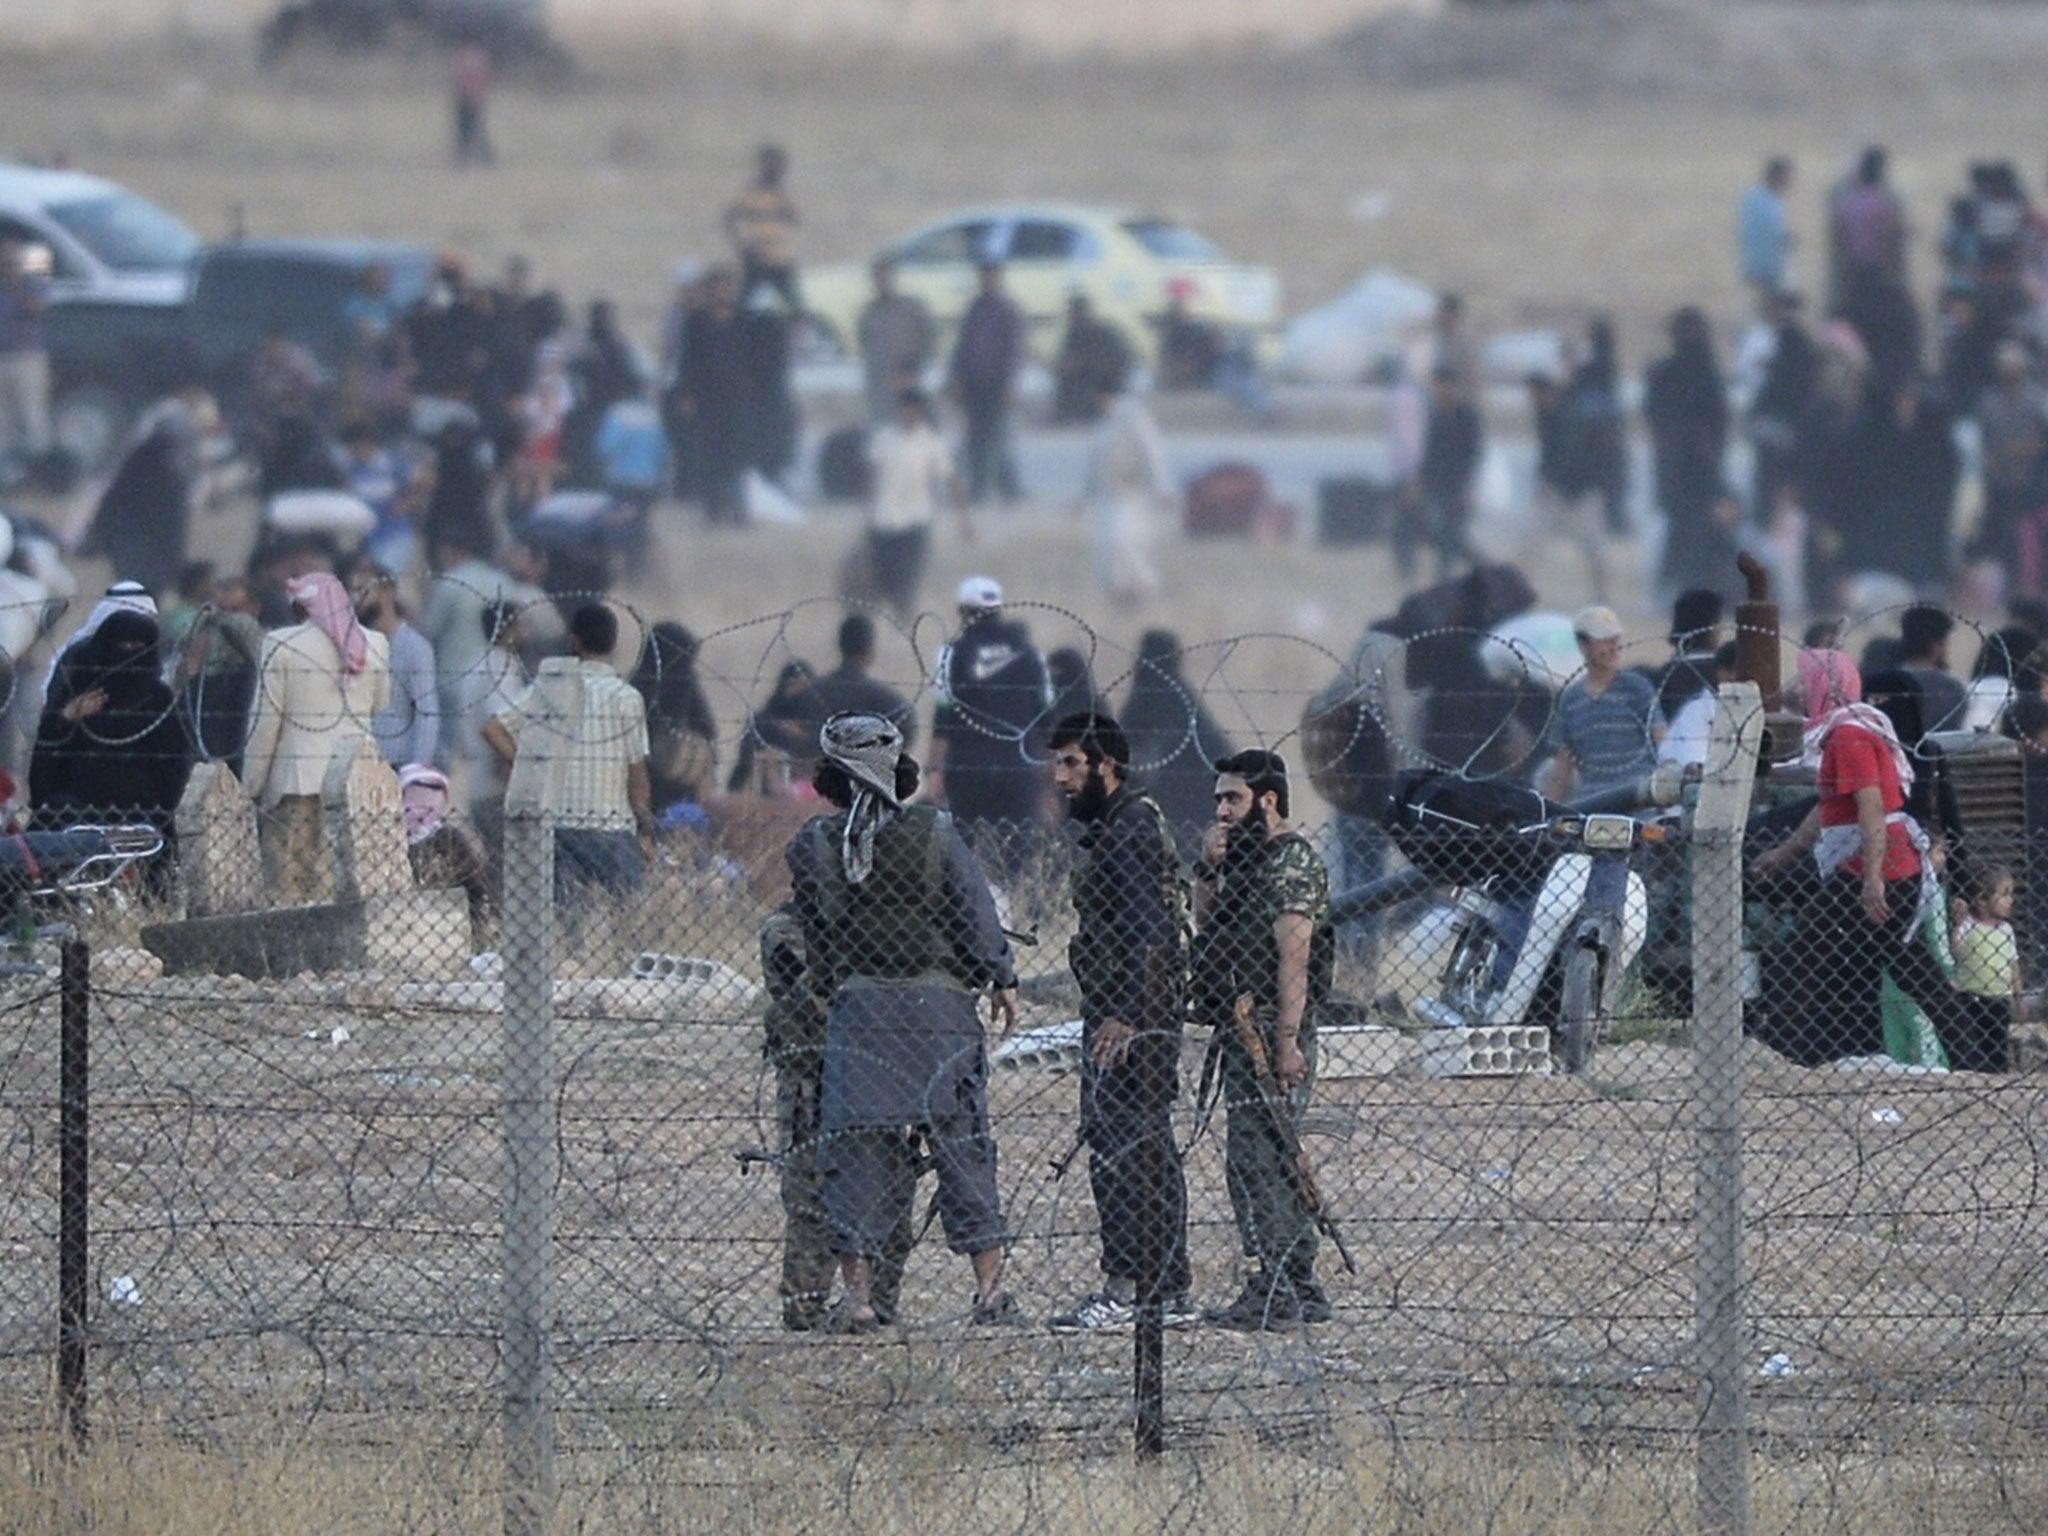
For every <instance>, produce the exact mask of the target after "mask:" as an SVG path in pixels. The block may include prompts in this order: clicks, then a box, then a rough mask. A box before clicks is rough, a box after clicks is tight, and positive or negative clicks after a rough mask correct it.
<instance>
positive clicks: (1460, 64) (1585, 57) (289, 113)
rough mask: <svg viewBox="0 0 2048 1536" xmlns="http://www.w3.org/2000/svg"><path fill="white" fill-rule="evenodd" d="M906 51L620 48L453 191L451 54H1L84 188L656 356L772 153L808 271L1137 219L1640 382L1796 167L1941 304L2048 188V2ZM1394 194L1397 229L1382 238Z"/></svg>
mask: <svg viewBox="0 0 2048 1536" xmlns="http://www.w3.org/2000/svg"><path fill="white" fill-rule="evenodd" d="M1071 9H1072V8H1071V7H1061V8H1060V11H1061V13H1062V14H1064V13H1065V12H1067V11H1070V10H1071ZM1094 9H1099V10H1104V11H1112V12H1113V11H1115V10H1116V9H1118V8H1117V7H1113V6H1112V7H1097V8H1094ZM1342 9H1343V8H1341V7H1335V6H1331V7H1326V8H1324V9H1322V10H1319V11H1314V12H1310V13H1309V14H1311V15H1327V14H1336V13H1338V12H1340V11H1341V10H1342ZM1359 9H1369V7H1360V8H1359ZM790 14H800V11H798V10H797V9H795V8H792V10H791V12H790ZM10 35H15V36H19V35H20V34H18V33H11V30H10V29H9V28H8V27H6V26H5V25H4V24H0V48H5V47H7V39H8V38H9V37H10ZM893 41H895V38H894V37H893V35H881V36H875V37H873V38H870V39H858V40H853V41H848V42H843V43H834V44H829V45H828V44H822V43H813V44H809V45H802V44H791V43H780V42H774V41H769V40H765V39H763V38H761V37H759V36H758V35H756V34H751V33H747V32H744V31H739V30H736V29H733V28H730V27H710V28H707V29H704V30H699V31H694V32H691V33H688V34H685V35H681V36H679V35H677V34H676V33H674V32H668V31H661V30H650V31H649V32H648V33H647V35H646V36H645V37H644V38H643V39H641V40H639V41H637V42H636V43H634V44H631V45H629V44H626V43H624V42H622V41H620V40H619V39H618V38H617V37H616V36H613V37H611V38H609V39H607V38H603V37H599V38H594V39H593V40H592V41H590V42H589V43H587V44H585V45H584V46H583V47H582V48H581V50H580V52H579V54H578V68H577V70H576V71H575V73H574V75H573V76H572V78H570V79H569V80H568V81H567V82H565V83H563V84H560V85H557V86H540V85H536V84H531V83H525V82H521V81H519V80H516V79H515V80H512V81H509V82H507V83H506V84H505V86H504V88H503V89H502V90H501V92H500V93H499V95H498V98H497V99H496V101H495V102H494V105H493V131H494V134H495V136H496V137H497V139H498V141H499V144H500V147H501V150H502V152H503V154H502V163H501V165H500V166H499V167H498V168H496V169H495V170H492V171H490V172H488V173H476V172H470V173H459V172H457V171H456V170H455V169H454V168H453V167H452V166H451V165H450V164H449V161H448V154H447V142H446V140H447V124H446V121H445V118H446V112H445V103H444V101H443V99H442V93H443V82H442V76H441V71H440V67H439V64H438V62H437V61H436V60H434V59H432V58H427V57H414V58H403V59H394V58H389V57H380V58H341V59H337V58H334V57H331V56H318V55H311V54H309V55H306V56H304V57H301V58H298V59H296V60H294V61H291V62H290V63H289V64H288V65H287V66H286V67H285V68H283V69H281V70H279V71H278V72H276V73H274V74H268V75H266V74H262V73H259V72H258V71H257V70H256V67H255V65H254V62H253V58H252V50H251V49H250V48H249V47H248V46H247V45H246V40H245V39H238V38H235V37H233V36H232V35H228V34H223V33H221V32H219V31H214V30H204V31H192V32H188V33H185V34H182V35H180V36H178V37H164V36H157V37H148V36H142V35H137V34H134V33H116V34H115V35H114V40H113V41H111V42H107V43H104V44H101V45H86V44H80V43H72V44H67V45H62V46H59V45H55V44H47V45H42V46H35V45H32V44H30V43H28V42H25V41H20V42H17V43H15V45H14V46H13V47H12V48H11V50H9V51H7V52H4V53H0V87H4V100H5V102H6V107H5V110H4V115H0V149H4V150H5V151H6V152H7V153H10V154H15V155H28V156H46V155H52V154H59V153H61V154H64V155H67V156H68V157H69V158H71V159H72V160H73V161H74V162H76V163H77V164H79V165H81V166H85V167H89V168H91V169H94V170H98V171H103V172H105V173H106V174H109V175H112V176H115V177H118V178H120V179H122V180H124V181H127V182H130V183H132V184H134V185H135V186H136V187H138V188H139V189H141V190H142V191H144V192H147V193H149V194H150V195H151V196H154V197H157V198H159V199H161V200H162V201H164V202H165V203H166V204H167V205H169V206H170V207H172V208H173V209H176V210H177V211H178V212H180V213H181V214H183V215H184V216H185V217H186V218H187V219H188V221H190V222H191V223H192V224H194V225H195V226H196V227H198V228H199V229H200V230H201V231H202V232H203V233H207V234H210V235H221V234H224V233H225V232H226V231H227V229H228V228H229V227H230V225H231V223H232V222H233V220H234V218H235V217H236V211H237V210H239V218H240V221H241V222H242V224H243V225H244V226H245V227H246V228H247V229H248V230H249V231H250V232H251V233H254V234H291V233H319V234H355V233H361V234H376V235H387V236H402V237H407V238H414V239H421V240H426V241H429V242H434V243H450V244H454V245H459V246H462V247H465V248H467V249H469V250H471V251H472V252H473V253H474V255H475V256H476V258H477V259H478V260H479V261H480V262H481V263H482V264H483V266H484V267H485V268H486V269H488V270H495V268H496V266H497V265H498V263H499V262H501V261H502V260H503V259H504V257H506V256H507V255H509V254H510V253H512V252H514V251H524V252H527V253H530V254H531V255H532V256H533V257H534V258H535V260H536V262H537V264H538V269H539V271H540V273H541V274H542V276H543V277H544V278H545V279H547V280H549V281H551V282H554V283H558V284H560V285H561V286H562V287H563V288H564V289H565V291H567V292H568V293H570V294H573V295H577V296H582V297H587V296H593V295H596V294H600V293H605V294H611V295H613V296H615V297H616V298H617V299H618V300H619V301H620V302H621V303H622V304H623V305H624V306H625V307H626V310H627V312H628V313H629V314H631V315H632V316H634V317H635V318H636V319H637V321H638V322H639V323H641V324H642V325H647V324H649V323H651V321H652V319H653V317H654V316H655V314H656V313H657V312H658V309H659V306H660V304H661V303H662V302H663V300H664V297H665V290H664V280H665V274H666V273H667V272H668V270H669V268H670V266H671V265H672V263H673V262H674V261H675V259H676V258H678V257H680V256H684V255H697V256H707V255H711V254H714V253H716V252H717V251H719V250H720V249H721V248H722V245H723V240H722V237H721V235H720V234H719V228H718V218H719V214H720V211H721V210H722V208H723V207H724V204H725V202H726V200H727V199H728V198H729V197H730V196H731V194H732V192H733V190H734V187H735V185H736V184H737V182H738V181H739V179H740V178H741V176H742V175H743V173H744V170H745V167H746V159H747V155H748V153H749V151H750V150H751V148H752V146H753V145H754V144H756V143H757V142H759V141H760V140H761V139H763V138H777V139H780V140H782V141H784V142H785V143H787V144H788V145H789V147H790V148H791V150H792V152H793V154H794V157H795V171H794V178H793V190H794V192H795V195H796V197H797V198H798V200H799V203H800V205H801V207H802V211H803V215H804V228H803V233H802V239H801V243H800V252H799V254H800V256H801V258H802V259H803V260H805V261H808V262H825V261H837V260H845V259H856V258H860V257H863V256H865V255H866V254H867V253H868V252H869V251H870V250H872V249H873V247H874V246H875V245H876V244H877V243H878V242H880V241H881V240H882V239H883V238H885V237H887V236H889V235H890V234H892V233H894V232H896V231H899V230H901V229H902V228H904V227H905V226H906V225H907V224H909V223H910V222H911V221H914V220H916V219H919V218H921V217H923V216H925V215H927V214H929V213H932V212H934V211H938V210H942V209H944V208H947V207H949V206H952V205H954V204H957V203H961V202H966V201H971V200H978V199H985V198H990V197H1053V196H1072V197H1081V198H1091V199H1108V200H1113V201H1117V202H1122V203H1129V204H1136V205H1140V206H1145V207H1150V208H1154V209H1158V210H1161V211H1164V212H1167V213H1171V214H1176V215H1180V216H1183V217H1186V218H1189V219H1192V220H1194V221H1195V222H1196V223H1198V224H1199V225H1200V226H1201V227H1203V228H1204V229H1206V230H1208V231H1210V232H1211V233H1212V234H1213V235H1214V236H1215V237H1216V238H1217V239H1218V240H1219V241H1220V242H1221V243H1222V244H1223V245H1224V246H1225V248H1226V249H1228V250H1230V251H1232V252H1234V253H1235V254H1237V255H1239V256H1241V257H1243V258H1244V259H1247V260H1256V261H1264V262H1269V263H1271V264H1272V265H1274V266H1276V267H1277V268H1279V269H1280V271H1281V272H1282V274H1283V276H1284V277H1285V279H1286V286H1287V292H1288V295H1289V297H1290V300H1291V301H1292V303H1293V304H1294V305H1295V306H1297V307H1305V306H1307V305H1311V304H1315V303H1319V302H1321V301H1322V300H1323V299H1325V298H1327V297H1329V296H1330V295H1331V294H1332V293H1334V292H1335V291H1337V290H1338V289H1339V288H1341V287H1342V286H1343V285H1344V284H1346V283H1347V282H1349V281H1350V280H1351V279H1352V278H1354V277H1355V276H1356V275H1357V274H1358V273H1360V272H1361V271H1363V270H1364V269H1365V268H1367V267H1369V266H1372V265H1376V264H1381V263H1387V264H1391V265H1393V266H1396V267H1399V268H1402V269H1404V270H1408V271H1412V272H1414V273H1416V274H1418V275H1419V276H1421V277H1422V278H1424V279H1425V280H1427V281H1431V282H1436V283H1441V284H1443V285H1446V286H1450V287H1455V288H1459V289H1462V290H1464V291H1466V292H1467V293H1468V294H1469V295H1470V296H1471V299H1472V303H1473V306H1474V309H1475V312H1476V315H1477V317H1478V319H1479V320H1480V321H1482V322H1483V323H1485V324H1489V325H1498V324H1509V323H1515V322H1518V321H1522V320H1526V319H1540V318H1545V317H1569V316H1573V315H1577V314H1583V313H1585V312H1588V311H1591V310H1596V309H1604V310H1612V311H1615V312H1617V313H1618V314H1620V315H1621V316H1622V317H1623V320H1624V322H1625V325H1624V342H1625V345H1626V347H1627V349H1628V351H1629V353H1630V355H1632V356H1634V357H1637V358H1640V357H1641V356H1642V355H1643V354H1644V353H1645V352H1646V351H1647V350H1648V349H1649V348H1650V347H1651V346H1652V345H1653V343H1654V342H1655V341H1656V339H1657V338H1656V334H1655V327H1656V324H1657V322H1658V321H1659V320H1660V318H1661V316H1662V315H1663V314H1664V313H1665V312H1666V311H1668V310H1669V309H1670V308H1671V307H1672V306H1673V305H1676V304H1679V303H1682V302H1686V301H1689V300H1697V301H1703V302H1706V303H1708V304H1709V305H1711V306H1713V307H1714V308H1715V309H1716V310H1717V311H1719V312H1721V313H1724V314H1732V313H1733V312H1735V311H1736V310H1737V308H1738V298H1739V294H1738V290H1737V286H1736V283H1735V277H1734V271H1733V259H1732V249H1731V247H1732V232H1731V217H1732V204H1733V199H1734V197H1735V195H1736V194H1737V193H1738V192H1739V191H1740V190H1741V189H1742V187H1743V186H1744V185H1746V184H1747V182H1748V180H1749V179H1751V178H1752V177H1753V176H1754V174H1755V172H1756V169H1757V166H1758V165H1759V164H1760V162H1761V160H1762V157H1763V156H1764V155H1765V154H1766V153H1767V152H1770V151H1773V150H1783V151H1785V152H1787V153H1789V154H1791V155H1792V156H1793V157H1794V158H1795V160H1796V161H1797V162H1798V166H1799V170H1800V173H1801V182H1800V184H1799V186H1798V188H1797V189H1796V191H1795V206H1796V215H1797V217H1796V224H1797V227H1798V228H1799V230H1800V232H1801V234H1802V236H1803V237H1804V239H1805V240H1806V242H1807V247H1806V250H1805V252H1804V257H1805V260H1804V266H1803V270H1804V275H1805V276H1806V278H1807V280H1808V281H1809V282H1811V281H1813V280H1814V279H1815V278H1816V277H1817V276H1818V269H1817V266H1816V265H1815V257H1816V242H1817V241H1818V238H1819V227H1818V224H1819V221H1818V209H1819V203H1820V197H1821V189H1822V187H1823V186H1824V185H1825V184H1826V183H1827V182H1829V181H1831V180H1832V179H1833V178H1834V177H1835V176H1836V175H1837V174H1839V172H1840V171H1841V169H1842V168H1843V166H1844V165H1845V164H1846V163H1847V161H1848V159H1849V157H1850V156H1851V155H1852V154H1853V153H1854V152H1855V151H1856V150H1857V149H1859V148H1860V147H1861V146H1862V144H1864V143H1865V142H1866V141H1871V140H1876V141H1882V142H1885V143H1888V144H1889V145H1891V147H1892V149H1893V151H1894V155H1895V165H1896V176H1897V179H1898V181H1899V183H1900V185H1901V187H1902V189H1903V191H1904V193H1905V195H1906V197H1907V198H1908V201H1909V203H1910V205H1911V207H1912V209H1913V212H1914V215H1915V221H1916V225H1917V232H1918V236H1919V240H1918V245H1917V250H1916V256H1917V259H1918V261H1919V267H1918V271H1919V273H1920V275H1921V278H1922V279H1923V281H1927V282H1931V281H1932V280H1933V277H1934V268H1933V265H1932V262H1931V259H1930V251H1931V241H1932V238H1933V236H1934V234H1935V233H1936V231H1937V229H1938V225H1939V221H1940V218H1941V216H1942V214H1943V211H1944V208H1945V202H1944V199H1945V197H1946V196H1947V195H1948V193H1949V191H1950V189H1951V188H1953V187H1955V186H1956V185H1958V183H1959V181H1960V178H1961V175H1962V172H1963V170H1964V168H1965V166H1966V164H1967V163H1968V162H1969V161H1970V160H1971V159H1973V158H1977V157H1981V156H1985V155H2010V156H2013V157H2014V158H2016V159H2017V160H2018V162H2019V164H2020V166H2021V168H2022V170H2023V172H2024V173H2026V174H2027V175H2028V176H2029V177H2030V178H2038V176H2039V174H2040V172H2041V170H2042V165H2043V160H2042V156H2043V153H2044V147H2043V146H2042V144H2041V143H2040V142H2039V139H2040V121H2039V116H2038V113H2036V112H2035V111H2034V110H2033V94H2034V93H2033V91H2032V90H2031V89H2030V84H2031V82H2032V81H2034V80H2036V79H2037V78H2038V77H2039V74H2040V71H2041V68H2042V67H2043V65H2044V63H2048V16H2044V14H2043V13H2042V12H2041V11H2039V10H2038V9H2036V8H2035V7H2032V6H2016V5H2009V4H1976V5H1972V4H1954V5H1951V4H1918V5H1914V4H1902V3H1876V4H1868V5H1862V4H1832V3H1820V4H1807V5H1773V4H1758V3H1748V0H1736V3H1730V4H1721V5H1715V4H1706V3H1685V0H1588V3H1584V4H1573V5H1561V6H1534V7H1510V8H1504V10H1503V11H1502V12H1500V13H1495V14H1488V13H1483V12H1478V11H1465V10H1462V9H1460V8H1456V7H1453V8H1452V9H1451V12H1450V13H1449V14H1444V15H1426V14H1425V15H1415V14H1410V12H1409V11H1408V10H1407V8H1404V7H1393V8H1390V10H1389V14H1386V15H1384V16H1380V17H1378V18H1372V19H1368V20H1366V21H1365V22H1364V23H1362V24H1361V25H1359V26H1358V27H1356V28H1355V29H1353V30H1351V31H1349V32H1348V33H1342V34H1340V35H1333V36H1329V37H1325V38H1322V39H1320V40H1318V41H1317V42H1315V43H1313V44H1302V43H1299V42H1292V43H1284V42H1272V43H1259V44H1252V45H1249V46H1245V47H1240V48H1225V47H1220V46H1208V47H1200V48H1189V47H1188V46H1187V44H1188V42H1189V38H1188V37H1186V36H1184V35H1181V34H1179V33H1177V32H1175V31H1173V30H1172V29H1171V28H1169V27H1167V26H1164V25H1162V26H1161V27H1160V28H1159V30H1158V34H1157V37H1156V40H1155V43H1156V45H1155V48H1154V49H1153V50H1152V51H1151V52H1150V53H1148V54H1147V55H1144V56H1135V57H1134V56H1128V55H1115V54H1108V53H1104V52H1101V51H1084V52H1081V53H1078V54H1074V53H1066V54H1061V53H1054V52H1052V51H1049V50H1048V49H1046V48H1043V47H1037V46H1025V45H1016V46H1005V47H985V48H971V47H963V48H959V49H951V50H929V49H927V50H918V51H902V50H897V49H893V48H891V47H889V46H887V43H889V42H893ZM1370 193H1385V194H1388V195H1390V197H1391V202H1390V204H1389V205H1388V206H1387V210H1386V212H1385V213H1384V215H1382V216H1380V217H1378V218H1376V219H1374V220H1372V221H1371V222H1365V223H1361V222H1360V220H1359V217H1358V213H1357V209H1358V204H1359V199H1360V197H1361V196H1362V195H1364V194H1370Z"/></svg>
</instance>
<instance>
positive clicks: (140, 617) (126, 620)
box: [28, 612, 192, 828]
mask: <svg viewBox="0 0 2048 1536" xmlns="http://www.w3.org/2000/svg"><path fill="white" fill-rule="evenodd" d="M175 706H176V701H175V698H174V696H173V694H172V692H171V688H170V685H169V684H168V683H166V682H165V681H164V679H163V666H162V662H161V660H160V658H159V656H158V653H157V625H156V620H154V619H152V618H150V617H149V616H148V615H146V614H140V613H129V612H121V613H115V614H111V615H109V616H108V618H107V619H106V621H105V622H104V623H103V624H101V625H100V627H99V629H98V630H97V631H96V632H95V633H94V634H93V636H92V638H91V639H90V640H88V641H86V642H85V644H83V645H81V646H79V647H77V648H76V649H75V650H74V651H72V653H71V655H70V657H69V664H68V665H67V666H65V667H64V668H62V669H60V671H59V672H58V675H57V678H56V679H55V682H54V684H53V686H52V690H51V693H50V696H49V698H48V700H46V701H45V703H44V705H43V714H42V719H41V720H40V722H38V725H37V728H36V744H35V751H34V753H33V754H32V755H31V757H30V760H29V774H28V784H29V803H30V804H31V806H32V807H33V808H34V811H35V819H36V821H37V823H38V825H41V826H66V825H71V824H75V823H78V822H116V821H131V820H136V819H140V820H143V821H148V822H151V823H153V824H155V825H156V826H159V827H165V828H168V827H169V826H170V824H171V820H172V817H173V815H174V814H175V813H176V811H177V806H178V799H179V797H180V796H181V795H183V794H184V792H185V779H186V777H187V775H188V774H189V773H190V772H191V768H192V744H191V740H190V738H189V736H188V735H187V733H186V731H185V728H184V724H183V722H182V721H181V720H180V719H179V717H178V712H177V709H176V707H175Z"/></svg>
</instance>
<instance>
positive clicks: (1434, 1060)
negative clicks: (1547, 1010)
mask: <svg viewBox="0 0 2048 1536" xmlns="http://www.w3.org/2000/svg"><path fill="white" fill-rule="evenodd" d="M1422 1071H1423V1074H1424V1076H1427V1077H1519V1076H1523V1075H1537V1076H1540V1075H1543V1074H1545V1073H1548V1072H1549V1071H1550V1031H1549V1030H1547V1029H1544V1028H1543V1027H1541V1026H1540V1025H1532V1024H1480V1025H1474V1026H1471V1027H1469V1028H1460V1029H1433V1030H1431V1031H1430V1032H1429V1033H1428V1034H1426V1035H1424V1036H1423V1037H1422Z"/></svg>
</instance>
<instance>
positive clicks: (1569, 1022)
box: [1557, 946, 1600, 1077]
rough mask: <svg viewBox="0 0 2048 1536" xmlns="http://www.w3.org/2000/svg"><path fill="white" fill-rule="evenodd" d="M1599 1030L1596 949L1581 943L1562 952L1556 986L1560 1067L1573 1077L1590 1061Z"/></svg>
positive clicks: (1598, 988)
mask: <svg viewBox="0 0 2048 1536" xmlns="http://www.w3.org/2000/svg"><path fill="white" fill-rule="evenodd" d="M1599 1033H1600V951H1598V950H1597V949H1591V948H1587V947H1584V946H1581V947H1578V948H1574V949H1573V950H1572V951H1571V952H1570V953H1568V954H1567V955H1566V956H1565V961H1564V977H1563V981H1562V984H1561V985H1560V986H1559V988H1558V1000H1557V1035H1558V1041H1559V1044H1560V1045H1561V1046H1562V1047H1563V1057H1564V1070H1565V1072H1566V1074H1567V1075H1569V1076H1572V1077H1577V1076H1579V1075H1580V1074H1581V1073H1583V1072H1584V1071H1585V1070H1586V1068H1587V1067H1589V1066H1591V1065H1592V1064H1593V1048H1594V1047H1595V1046H1596V1045H1597V1044H1598V1043H1599V1040H1598V1035H1599Z"/></svg>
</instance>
